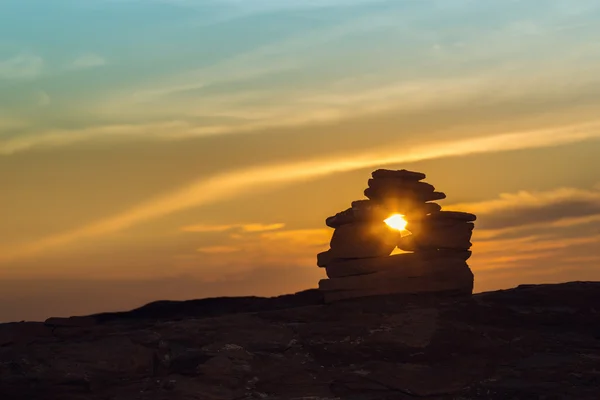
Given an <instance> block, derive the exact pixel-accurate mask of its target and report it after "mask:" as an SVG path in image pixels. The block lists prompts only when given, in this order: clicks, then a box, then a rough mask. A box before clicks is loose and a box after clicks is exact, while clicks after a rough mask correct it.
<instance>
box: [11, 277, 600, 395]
mask: <svg viewBox="0 0 600 400" xmlns="http://www.w3.org/2000/svg"><path fill="white" fill-rule="evenodd" d="M416 398H427V399H502V400H505V399H520V400H521V399H523V400H526V399H595V400H596V399H599V398H600V283H591V282H573V283H565V284H560V285H539V286H520V287H518V288H516V289H511V290H506V291H499V292H491V293H483V294H478V295H475V296H473V297H471V298H448V297H446V298H440V297H438V298H435V297H418V296H408V297H406V296H404V297H403V296H385V297H374V298H365V299H361V300H351V301H345V302H339V303H336V304H333V305H322V304H321V298H320V295H319V293H318V292H317V291H313V290H311V291H306V292H302V293H299V294H296V295H290V296H283V297H278V298H272V299H264V298H252V297H246V298H222V299H206V300H194V301H189V302H157V303H152V304H150V305H148V306H145V307H142V308H140V309H137V310H134V311H131V312H127V313H111V314H101V315H95V316H90V317H79V318H73V319H66V320H65V319H50V320H48V321H46V323H32V322H27V323H14V324H2V325H0V399H2V400H12V399H27V400H36V399H56V400H69V399H92V400H94V399H105V400H109V399H114V400H117V399H118V400H134V399H149V400H150V399H152V400H154V399H157V400H158V399H169V400H171V399H172V400H178V399H190V400H191V399H202V400H204V399H206V400H211V399H232V400H233V399H290V400H291V399H298V400H299V399H304V400H309V399H312V400H319V399H321V400H325V399H356V400H359V399H361V400H362V399H364V400H368V399H382V400H383V399H416Z"/></svg>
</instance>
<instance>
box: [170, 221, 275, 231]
mask: <svg viewBox="0 0 600 400" xmlns="http://www.w3.org/2000/svg"><path fill="white" fill-rule="evenodd" d="M283 227H285V224H282V223H277V224H260V223H254V224H228V225H205V224H198V225H189V226H184V227H183V228H181V230H182V231H183V232H196V233H208V232H227V231H231V230H241V231H243V232H267V231H274V230H278V229H282V228H283Z"/></svg>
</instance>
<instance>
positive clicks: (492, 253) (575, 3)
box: [0, 0, 600, 321]
mask: <svg viewBox="0 0 600 400" xmlns="http://www.w3.org/2000/svg"><path fill="white" fill-rule="evenodd" d="M598 38H600V2H598V1H597V0H545V1H543V2H541V1H538V0H520V1H519V0H487V1H481V0H389V1H384V0H85V1H83V0H3V1H2V2H1V3H0V222H1V223H0V321H10V320H23V319H35V320H41V319H44V318H47V317H49V316H68V315H76V314H88V313H93V312H100V311H108V310H124V309H130V308H133V307H137V306H140V305H142V304H145V303H147V302H150V301H153V300H159V299H188V298H201V297H211V296H223V295H251V294H254V295H277V294H282V293H290V292H295V291H299V290H303V289H307V288H311V287H316V286H317V282H318V280H319V279H321V278H323V277H324V276H325V274H324V272H323V271H322V270H320V269H319V268H317V266H316V254H317V253H318V252H321V251H324V250H326V249H327V248H328V243H329V239H330V237H331V233H332V230H331V229H330V228H327V227H326V226H325V218H326V217H328V216H330V215H333V214H335V213H336V212H339V211H342V210H344V209H346V208H347V207H349V205H350V202H351V201H353V200H356V199H360V198H362V191H363V189H364V188H365V187H366V184H367V179H368V178H369V177H370V173H371V171H373V170H374V169H377V168H390V169H401V168H405V169H410V170H416V171H421V172H424V173H426V174H427V179H426V181H427V182H429V183H431V184H433V185H435V186H436V188H437V189H438V190H440V191H443V192H445V193H446V194H447V196H448V198H447V199H446V200H443V201H441V202H440V204H442V206H443V207H444V209H456V210H462V211H468V212H472V213H475V214H477V215H478V217H479V218H478V221H477V223H476V229H475V233H474V239H473V243H474V245H473V252H474V255H473V257H472V258H471V259H470V260H469V264H470V266H471V268H472V270H473V272H474V273H475V291H487V290H494V289H500V288H509V287H513V286H516V285H518V284H521V283H546V282H560V281H573V280H600V74H599V73H598V71H600V41H599V40H598Z"/></svg>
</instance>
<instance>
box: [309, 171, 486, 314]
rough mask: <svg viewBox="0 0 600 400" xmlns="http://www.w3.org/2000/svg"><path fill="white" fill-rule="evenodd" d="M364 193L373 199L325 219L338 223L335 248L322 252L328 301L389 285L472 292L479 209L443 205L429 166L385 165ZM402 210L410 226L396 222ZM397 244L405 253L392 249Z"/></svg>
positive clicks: (390, 289)
mask: <svg viewBox="0 0 600 400" xmlns="http://www.w3.org/2000/svg"><path fill="white" fill-rule="evenodd" d="M371 176H372V178H371V179H369V181H368V185H369V187H368V188H367V189H365V191H364V194H365V196H366V197H367V198H368V200H358V201H354V202H352V207H351V208H349V209H347V210H345V211H342V212H340V213H337V214H336V215H334V216H332V217H329V218H327V219H326V221H325V223H326V225H327V226H329V227H331V228H334V229H335V230H334V232H333V236H332V238H331V242H330V249H329V250H327V251H326V252H323V253H320V254H318V255H317V265H318V266H319V267H322V268H325V270H326V272H327V276H328V278H329V279H324V280H321V281H320V282H319V289H320V290H321V291H323V292H324V298H325V301H327V302H332V301H338V300H342V299H348V298H353V297H365V296H375V295H384V294H390V293H421V292H447V293H449V294H458V293H460V294H466V295H470V294H471V293H472V291H473V283H474V282H473V278H474V277H473V273H472V272H471V270H470V268H469V266H468V264H467V262H466V260H467V259H468V258H469V257H470V255H471V252H470V251H469V249H470V248H471V236H472V234H473V229H474V227H475V225H474V224H473V221H475V219H476V217H475V215H473V214H469V213H464V212H456V211H442V207H441V206H440V205H439V204H437V203H433V202H432V201H435V200H441V199H444V198H446V194H445V193H442V192H437V191H436V189H435V187H434V186H433V185H431V184H429V183H426V182H423V181H422V180H423V179H425V177H426V176H425V174H423V173H421V172H414V171H407V170H399V171H392V170H384V169H379V170H376V171H374V172H373V173H372V175H371ZM390 217H392V218H400V220H401V221H404V222H406V227H405V228H404V229H400V228H398V227H394V226H393V225H392V224H391V223H390V219H389V218H390ZM396 247H397V248H398V249H400V250H402V251H405V252H410V253H406V254H400V255H394V256H392V255H391V254H392V253H393V251H394V249H396Z"/></svg>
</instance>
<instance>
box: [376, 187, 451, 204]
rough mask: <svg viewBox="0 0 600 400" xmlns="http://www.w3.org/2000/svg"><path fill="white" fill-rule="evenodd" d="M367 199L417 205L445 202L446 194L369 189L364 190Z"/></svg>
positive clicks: (388, 188)
mask: <svg viewBox="0 0 600 400" xmlns="http://www.w3.org/2000/svg"><path fill="white" fill-rule="evenodd" d="M364 195H365V197H367V198H369V199H370V200H375V201H385V200H386V199H397V200H399V201H412V202H415V203H419V202H422V203H424V202H427V201H436V200H443V199H445V198H446V194H445V193H442V192H416V191H411V190H407V189H404V188H401V187H387V188H383V187H382V188H367V189H365V190H364Z"/></svg>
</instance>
